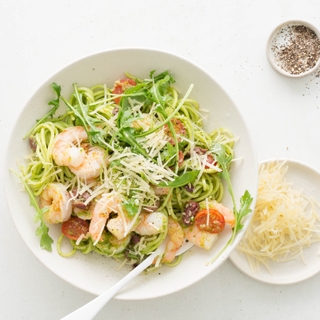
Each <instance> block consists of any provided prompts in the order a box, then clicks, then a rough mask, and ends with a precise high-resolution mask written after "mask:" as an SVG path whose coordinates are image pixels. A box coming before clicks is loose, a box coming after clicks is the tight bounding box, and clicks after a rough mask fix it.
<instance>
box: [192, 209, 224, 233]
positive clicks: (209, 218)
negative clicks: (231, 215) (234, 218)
mask: <svg viewBox="0 0 320 320" xmlns="http://www.w3.org/2000/svg"><path fill="white" fill-rule="evenodd" d="M194 222H195V224H196V226H197V227H198V229H199V230H202V231H207V232H209V233H220V232H221V231H223V229H224V226H225V220H224V216H223V215H222V214H221V213H220V212H219V211H218V210H216V209H208V210H207V209H202V210H200V211H199V212H198V213H197V214H196V216H195V218H194Z"/></svg>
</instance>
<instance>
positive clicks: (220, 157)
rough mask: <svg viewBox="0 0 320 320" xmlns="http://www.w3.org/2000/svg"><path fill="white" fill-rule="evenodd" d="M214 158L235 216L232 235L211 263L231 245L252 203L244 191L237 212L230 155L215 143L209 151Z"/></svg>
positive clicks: (248, 194) (246, 191) (221, 145)
mask: <svg viewBox="0 0 320 320" xmlns="http://www.w3.org/2000/svg"><path fill="white" fill-rule="evenodd" d="M211 151H212V152H213V153H214V154H215V156H216V160H217V161H218V163H219V165H220V166H221V169H222V171H221V172H220V175H221V177H222V178H223V179H225V181H226V182H227V186H228V192H229V194H230V196H231V199H232V203H233V212H234V215H235V225H234V228H233V230H232V235H231V238H230V239H229V241H228V242H227V243H226V245H225V246H224V247H223V248H222V249H221V250H220V252H219V253H218V254H217V255H216V256H215V257H214V258H213V259H212V260H211V263H212V262H214V261H215V260H216V259H217V258H218V257H219V256H220V255H221V254H222V253H223V252H224V250H225V249H226V248H227V247H228V246H229V245H231V244H232V243H233V241H234V239H235V236H236V234H237V233H238V231H239V230H241V229H242V228H243V224H242V218H243V217H245V216H246V215H247V214H249V213H251V212H252V210H251V209H250V205H251V203H252V201H253V198H252V196H251V195H250V193H249V191H248V190H245V192H244V194H243V195H242V197H241V198H240V209H239V210H237V204H236V201H235V196H234V191H233V188H232V184H231V175H230V172H229V168H230V164H231V160H232V155H227V153H226V148H225V146H224V145H223V144H220V143H216V144H215V145H214V146H213V148H212V150H211Z"/></svg>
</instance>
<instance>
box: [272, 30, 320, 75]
mask: <svg viewBox="0 0 320 320" xmlns="http://www.w3.org/2000/svg"><path fill="white" fill-rule="evenodd" d="M277 37H278V41H275V42H274V43H273V47H272V48H271V49H272V51H273V52H274V56H275V63H276V64H277V65H278V66H279V67H280V68H281V69H282V70H284V71H285V72H288V73H290V74H293V75H298V74H301V73H304V72H306V71H308V70H310V69H312V68H314V67H315V65H316V64H317V62H318V60H319V58H320V39H319V38H318V36H317V35H316V33H315V32H314V31H313V30H311V29H310V28H309V27H307V26H304V25H289V26H285V27H283V28H281V29H280V31H279V32H278V34H277Z"/></svg>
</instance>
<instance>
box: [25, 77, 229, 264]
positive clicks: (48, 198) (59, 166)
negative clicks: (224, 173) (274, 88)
mask: <svg viewBox="0 0 320 320" xmlns="http://www.w3.org/2000/svg"><path fill="white" fill-rule="evenodd" d="M174 82H175V81H174V79H173V78H172V76H171V75H170V74H169V73H168V72H162V73H160V74H158V75H155V73H154V72H151V73H150V77H149V78H147V79H143V80H142V79H139V78H136V77H134V76H132V75H130V74H126V78H125V79H122V80H117V81H115V83H114V84H113V87H110V86H109V87H108V86H107V85H106V84H97V85H95V86H93V87H90V88H89V87H85V86H78V85H77V84H73V89H74V90H73V93H72V94H71V96H70V97H69V98H68V99H67V98H65V97H63V96H61V95H60V94H61V92H60V90H61V88H60V87H59V86H58V85H57V84H53V88H54V90H55V91H56V93H57V96H58V97H57V99H56V100H54V103H51V104H54V105H55V109H54V111H52V110H53V109H52V110H51V111H50V112H49V114H48V115H47V116H45V117H44V118H42V119H41V121H38V122H37V123H36V125H35V126H34V127H33V128H32V129H31V131H30V132H29V133H28V138H29V140H30V146H31V153H30V155H28V157H27V163H26V165H23V166H21V178H22V180H23V183H24V185H25V186H27V190H28V192H29V194H30V193H31V195H32V197H35V198H36V199H38V200H39V201H38V208H37V209H38V211H39V212H41V215H42V217H43V222H44V223H45V224H46V225H50V224H51V223H55V224H56V223H58V224H61V236H60V238H59V239H58V241H57V250H58V252H59V254H60V255H61V256H63V257H72V256H73V255H74V254H76V253H77V252H80V253H82V254H90V253H93V252H94V253H95V254H99V255H104V256H108V257H112V258H113V259H116V260H119V261H121V262H122V263H127V264H132V265H134V264H138V263H140V262H141V261H142V260H143V259H144V258H145V257H146V256H147V255H148V254H150V253H151V252H153V251H154V250H155V249H157V248H158V247H159V246H160V244H161V243H162V242H163V241H169V243H170V245H169V246H168V247H167V249H166V251H165V253H164V255H163V257H162V259H161V262H162V263H166V264H168V265H171V266H174V265H176V264H178V263H179V261H180V260H181V257H179V258H177V259H175V252H176V251H177V250H178V248H179V246H181V244H182V243H183V241H194V243H195V245H198V246H199V247H203V248H205V249H208V248H207V247H206V245H204V244H202V242H201V239H202V238H204V237H206V239H207V238H209V239H210V240H209V242H210V243H209V244H208V246H209V247H211V246H212V245H213V244H214V242H215V240H216V237H217V236H218V233H219V232H223V228H222V229H221V230H219V232H218V231H214V232H213V230H210V226H209V213H210V212H211V211H213V210H215V211H218V213H216V215H217V214H219V216H218V218H217V217H216V218H213V217H214V216H212V217H211V218H212V219H218V220H219V221H220V222H221V223H222V221H223V226H224V224H225V223H230V225H232V222H230V219H229V218H227V216H228V214H229V217H230V216H231V220H232V214H233V213H232V211H231V210H229V211H228V214H227V215H226V216H225V212H226V210H227V208H225V207H223V205H222V204H221V201H222V198H223V195H224V188H223V184H222V181H221V177H220V172H221V168H220V165H219V163H218V162H217V161H216V159H215V153H214V147H215V146H216V145H217V144H220V145H223V146H224V150H225V152H226V156H228V157H229V156H231V157H233V156H234V155H233V147H234V141H235V139H234V136H233V134H232V132H230V131H229V130H228V129H225V128H214V129H213V130H212V131H211V132H206V131H205V130H204V128H203V116H202V114H201V110H200V106H199V103H198V102H197V101H195V100H193V99H192V98H191V93H192V86H193V85H191V86H190V88H189V90H188V92H187V93H186V94H185V95H184V96H180V94H179V93H178V91H177V90H176V89H175V88H174ZM62 103H64V105H65V109H64V110H62V112H60V115H59V116H56V115H55V111H56V110H57V109H58V107H59V108H60V109H62V108H63V107H62V106H60V104H62ZM60 109H59V110H60ZM203 207H205V208H206V210H207V212H208V217H207V220H208V224H207V225H206V226H205V227H204V228H202V227H201V224H197V214H198V213H200V211H201V208H203ZM222 207H223V209H221V208H222ZM190 208H192V210H191V209H190ZM211 218H210V219H211ZM228 219H229V220H228ZM211 222H212V223H215V221H211ZM211 222H210V223H211ZM65 239H68V240H67V241H69V242H70V245H71V249H70V250H69V251H64V250H63V249H62V243H63V242H64V241H65ZM199 239H200V240H199Z"/></svg>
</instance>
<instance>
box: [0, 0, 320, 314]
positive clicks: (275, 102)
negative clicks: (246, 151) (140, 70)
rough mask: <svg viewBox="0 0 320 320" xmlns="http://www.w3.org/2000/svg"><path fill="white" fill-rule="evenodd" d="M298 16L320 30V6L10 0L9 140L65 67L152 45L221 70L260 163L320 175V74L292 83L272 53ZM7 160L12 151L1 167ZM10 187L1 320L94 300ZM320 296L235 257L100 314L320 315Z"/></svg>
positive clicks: (318, 281) (5, 86)
mask: <svg viewBox="0 0 320 320" xmlns="http://www.w3.org/2000/svg"><path fill="white" fill-rule="evenodd" d="M289 19H301V20H305V21H309V22H310V23H312V24H314V25H315V26H317V27H318V28H320V3H319V0H304V1H297V0H278V1H276V0H268V1H258V0H256V1H254V0H241V1H235V0H233V1H232V0H225V1H217V0H202V1H201V0H165V1H161V0H160V1H152V0H135V1H129V0H128V1H125V0H117V1H115V0H113V1H111V0H91V1H83V0H78V1H67V0H56V1H37V0H29V1H22V0H21V1H19V0H11V1H7V0H1V1H0V27H1V32H0V40H1V51H0V52H1V59H0V70H1V73H0V74H1V77H0V88H1V89H0V90H1V112H0V125H1V136H2V139H1V140H2V145H3V147H5V146H6V145H7V142H8V137H9V133H10V131H11V128H12V126H13V124H14V122H15V119H16V118H17V116H18V114H19V112H20V111H21V109H22V108H23V106H24V104H25V103H26V101H27V100H28V99H29V97H30V96H31V95H32V93H33V92H34V91H35V90H36V89H37V88H38V86H39V85H40V84H41V83H42V82H43V81H44V80H46V79H47V78H48V77H49V76H51V75H52V74H53V73H54V72H56V71H57V70H58V69H60V68H62V67H63V66H65V65H66V64H69V63H71V62H72V61H74V60H76V59H78V58H81V57H83V56H84V55H87V54H91V53H94V52H98V51H102V50H107V49H113V48H119V47H147V48H154V49H161V50H165V51H169V52H172V53H175V54H178V55H181V56H183V57H185V58H188V59H190V60H191V61H193V62H195V63H197V64H199V65H200V66H202V67H203V68H205V69H206V70H207V71H208V72H210V73H211V74H212V75H214V77H215V78H216V79H217V80H218V81H219V82H220V84H221V85H222V86H223V87H224V88H225V89H226V90H227V91H228V92H229V93H230V94H231V96H232V98H233V99H234V101H235V102H236V103H237V104H238V106H239V108H240V109H241V111H242V114H243V116H244V117H245V119H246V120H247V124H248V127H249V129H250V131H251V132H252V136H253V138H254V141H255V143H256V148H257V153H258V160H259V161H260V160H264V159H267V158H272V157H288V158H294V159H297V160H300V161H304V162H307V163H309V164H310V165H312V166H314V167H315V168H318V169H319V170H320V161H319V160H320V155H319V154H320V152H319V145H320V143H319V141H320V98H319V94H320V92H319V89H320V79H319V78H317V77H316V76H315V74H313V75H311V76H307V77H305V78H300V79H289V78H286V77H284V76H282V75H280V74H278V73H277V72H276V71H274V70H273V69H272V68H271V67H270V65H269V63H268V61H267V59H266V55H265V46H266V41H267V38H268V35H269V33H270V32H271V30H272V29H273V28H275V27H276V26H277V25H278V24H280V23H281V22H283V21H285V20H289ZM3 150H5V149H3ZM3 158H4V152H2V155H1V165H2V164H3V162H4V161H3ZM0 180H1V183H2V178H1V177H0ZM1 188H2V190H1V193H0V195H1V201H0V205H1V209H0V210H1V211H0V212H1V213H0V214H1V223H0V236H1V242H0V256H1V259H0V318H1V319H32V320H36V319H46V320H50V319H60V318H61V317H62V316H64V315H66V314H68V313H69V312H71V311H73V310H74V309H76V308H78V307H80V306H81V305H82V304H84V303H86V302H88V301H90V300H91V299H92V298H93V296H92V295H90V294H88V293H86V292H83V291H81V290H79V289H77V288H75V287H73V286H71V285H69V284H68V283H66V282H64V281H63V280H61V279H59V278H58V277H57V276H55V275H54V274H52V273H51V272H50V271H48V270H47V269H46V268H45V267H44V266H43V265H42V264H41V263H40V262H39V261H38V260H37V259H36V258H35V257H34V256H33V255H32V254H31V252H30V251H29V250H28V249H27V247H26V245H25V244H24V242H23V241H22V239H21V237H20V235H19V234H18V232H17V231H16V229H15V226H14V224H13V222H12V219H11V217H10V213H9V211H8V208H7V205H6V200H5V197H4V192H3V186H1ZM319 296H320V274H319V275H316V276H314V277H313V278H311V279H309V280H306V281H304V282H302V283H298V284H293V285H288V286H274V285H268V284H263V283H260V282H257V281H255V280H252V279H251V278H249V277H247V276H246V275H244V274H242V273H241V272H240V271H238V270H237V268H236V267H234V266H233V264H232V263H231V262H230V261H227V262H226V263H225V264H223V265H222V266H221V267H220V268H219V269H218V270H217V271H215V272H214V273H212V274H211V275H209V276H208V277H207V278H205V279H203V280H202V281H200V282H199V283H197V284H196V285H194V286H192V287H189V288H187V289H185V290H183V291H181V292H179V293H176V294H172V295H169V296H165V297H161V298H157V299H152V300H147V301H122V300H117V299H113V300H111V301H110V302H109V304H108V305H106V306H105V308H104V309H103V310H102V311H101V313H100V314H99V315H98V316H97V318H96V319H98V320H99V319H139V320H150V319H154V320H157V319H165V318H166V319H237V320H238V319H319V317H320V316H319V314H320V299H319Z"/></svg>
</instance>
